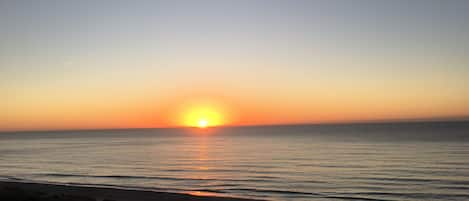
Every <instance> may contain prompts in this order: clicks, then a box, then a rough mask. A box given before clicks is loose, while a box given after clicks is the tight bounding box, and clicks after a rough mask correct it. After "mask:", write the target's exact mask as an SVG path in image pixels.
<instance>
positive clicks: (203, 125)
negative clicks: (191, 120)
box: [197, 119, 208, 128]
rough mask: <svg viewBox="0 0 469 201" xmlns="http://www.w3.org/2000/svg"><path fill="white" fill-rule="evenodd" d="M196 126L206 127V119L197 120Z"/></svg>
mask: <svg viewBox="0 0 469 201" xmlns="http://www.w3.org/2000/svg"><path fill="white" fill-rule="evenodd" d="M197 126H198V127H199V128H207V126H208V121H207V120H205V119H200V120H199V122H198V124H197Z"/></svg>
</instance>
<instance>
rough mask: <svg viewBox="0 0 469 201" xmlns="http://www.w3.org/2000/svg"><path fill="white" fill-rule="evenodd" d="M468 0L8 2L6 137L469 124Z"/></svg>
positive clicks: (0, 61) (0, 46)
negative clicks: (202, 126) (210, 111)
mask: <svg viewBox="0 0 469 201" xmlns="http://www.w3.org/2000/svg"><path fill="white" fill-rule="evenodd" d="M468 54H469V1H467V0H461V1H452V0H448V1H431V0H421V1H419V0H415V1H407V0H406V1H398V0H389V1H376V0H369V1H345V0H344V1H333V0H327V1H295V0H294V1H286V0H285V1H247V0H246V1H243V0H241V1H104V0H103V1H100V0H98V1H67V0H65V1H59V0H57V1H50V0H41V1H34V0H31V1H22V0H15V1H13V0H0V97H1V100H0V130H29V129H74V128H123V127H160V126H178V122H179V120H176V119H177V118H179V117H177V115H176V113H177V112H178V110H179V109H178V108H181V107H183V106H185V105H190V104H191V103H192V102H197V101H201V102H205V103H207V102H210V104H212V105H222V106H220V107H222V108H223V109H221V110H223V115H224V116H226V117H225V118H227V120H226V123H228V124H232V125H239V124H278V123H320V122H342V121H367V120H386V119H421V118H452V117H467V116H469V90H468V86H469V56H468Z"/></svg>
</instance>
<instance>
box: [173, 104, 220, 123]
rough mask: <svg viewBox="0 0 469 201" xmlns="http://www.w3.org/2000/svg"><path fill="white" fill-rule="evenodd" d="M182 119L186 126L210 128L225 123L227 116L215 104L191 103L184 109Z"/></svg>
mask: <svg viewBox="0 0 469 201" xmlns="http://www.w3.org/2000/svg"><path fill="white" fill-rule="evenodd" d="M181 121H182V122H181V124H182V125H184V126H189V127H197V128H208V127H216V126H221V125H224V124H225V123H226V118H225V116H224V115H223V112H222V110H221V109H219V108H217V107H215V106H214V105H191V107H189V108H187V109H186V110H184V111H183V113H182V119H181Z"/></svg>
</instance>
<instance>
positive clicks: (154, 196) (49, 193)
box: [0, 181, 253, 201]
mask: <svg viewBox="0 0 469 201" xmlns="http://www.w3.org/2000/svg"><path fill="white" fill-rule="evenodd" d="M0 200H5V201H7V200H8V201H150V200H152V201H215V200H217V201H253V200H252V199H241V198H230V197H215V196H196V195H189V194H182V193H167V192H154V191H145V190H126V189H116V188H105V187H88V186H70V185H58V184H42V183H26V182H14V181H0Z"/></svg>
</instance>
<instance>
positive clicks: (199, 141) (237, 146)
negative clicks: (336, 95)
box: [0, 122, 469, 201]
mask: <svg viewBox="0 0 469 201" xmlns="http://www.w3.org/2000/svg"><path fill="white" fill-rule="evenodd" d="M468 159H469V123H467V122H433V123H392V124H389V123H386V124H385V123H383V124H354V125H323V126H318V125H297V126H263V127H262V126H259V127H239V128H236V127H231V128H217V129H213V128H212V129H205V130H197V129H135V130H103V131H54V132H21V133H0V175H2V176H3V177H5V178H17V179H26V180H34V181H44V182H57V183H70V184H86V185H101V186H115V187H128V188H137V189H138V188H141V189H152V190H156V191H170V192H185V193H191V194H196V195H197V194H200V195H210V194H215V195H225V196H235V197H246V198H259V199H269V200H279V201H280V200H292V201H305V200H399V201H400V200H402V201H417V200H469V193H468V192H469V171H468V170H469V160H468Z"/></svg>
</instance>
